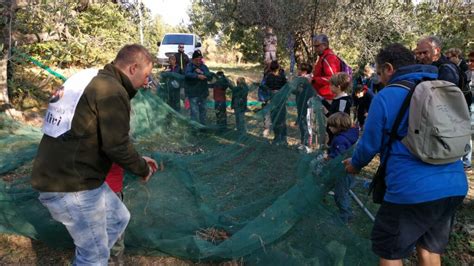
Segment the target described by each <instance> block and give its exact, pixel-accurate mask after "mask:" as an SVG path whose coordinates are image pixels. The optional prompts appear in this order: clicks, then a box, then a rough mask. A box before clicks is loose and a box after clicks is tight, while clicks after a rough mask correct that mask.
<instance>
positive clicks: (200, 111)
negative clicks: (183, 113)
mask: <svg viewBox="0 0 474 266" xmlns="http://www.w3.org/2000/svg"><path fill="white" fill-rule="evenodd" d="M188 98H189V105H190V110H191V120H194V121H196V122H200V123H201V124H203V125H205V124H206V98H204V97H188ZM198 117H199V120H198Z"/></svg>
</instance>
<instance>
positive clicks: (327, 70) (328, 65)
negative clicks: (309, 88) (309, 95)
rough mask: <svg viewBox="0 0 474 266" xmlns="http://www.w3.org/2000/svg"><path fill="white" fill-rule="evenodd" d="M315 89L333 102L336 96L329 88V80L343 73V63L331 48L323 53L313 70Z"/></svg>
mask: <svg viewBox="0 0 474 266" xmlns="http://www.w3.org/2000/svg"><path fill="white" fill-rule="evenodd" d="M313 69H314V70H313V80H312V84H313V88H314V89H315V90H316V93H317V94H318V95H320V96H321V97H323V98H324V99H326V100H332V99H333V98H334V96H335V95H334V94H333V93H332V92H331V89H330V88H329V79H330V78H331V76H332V75H334V74H336V73H338V72H340V71H341V62H340V61H339V58H338V57H337V55H336V54H335V53H334V52H333V51H332V50H331V49H329V48H327V49H326V50H324V51H323V54H322V55H320V56H319V58H318V61H317V62H316V64H315V65H314V68H313Z"/></svg>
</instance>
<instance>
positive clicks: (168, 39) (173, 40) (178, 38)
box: [162, 34, 193, 45]
mask: <svg viewBox="0 0 474 266" xmlns="http://www.w3.org/2000/svg"><path fill="white" fill-rule="evenodd" d="M180 43H183V44H186V45H193V36H192V35H177V34H176V35H174V34H168V35H165V37H164V38H163V42H162V44H180Z"/></svg>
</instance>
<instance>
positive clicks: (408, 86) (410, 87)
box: [369, 80, 417, 195]
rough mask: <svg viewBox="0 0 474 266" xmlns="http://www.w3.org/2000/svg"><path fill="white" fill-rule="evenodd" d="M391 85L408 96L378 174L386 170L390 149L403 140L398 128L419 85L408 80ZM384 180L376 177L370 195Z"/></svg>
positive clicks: (398, 116) (391, 132) (394, 126)
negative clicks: (405, 90) (394, 143)
mask: <svg viewBox="0 0 474 266" xmlns="http://www.w3.org/2000/svg"><path fill="white" fill-rule="evenodd" d="M391 85H397V86H399V87H403V88H404V89H407V90H408V95H407V96H406V97H405V100H403V103H402V106H401V107H400V110H399V111H398V114H397V117H396V118H395V122H393V126H392V129H391V130H390V135H389V137H390V138H389V139H388V143H387V145H385V147H384V149H386V151H385V152H384V155H385V156H384V158H383V160H381V162H380V165H379V168H378V169H377V172H378V171H379V170H380V169H386V166H387V161H388V157H389V155H390V147H391V146H392V143H393V141H394V140H397V139H398V140H400V139H401V138H400V136H399V135H398V134H397V131H398V127H399V126H400V123H401V122H402V119H403V116H404V115H405V113H406V111H407V110H408V107H409V106H410V101H411V97H412V96H413V92H414V91H415V87H416V85H417V84H416V83H414V82H410V81H407V80H402V81H400V82H398V83H394V84H391ZM384 178H385V175H375V176H374V179H373V180H372V183H370V187H369V195H370V194H371V193H374V191H375V188H376V186H378V185H377V184H381V183H383V184H385V179H384ZM384 186H385V185H384Z"/></svg>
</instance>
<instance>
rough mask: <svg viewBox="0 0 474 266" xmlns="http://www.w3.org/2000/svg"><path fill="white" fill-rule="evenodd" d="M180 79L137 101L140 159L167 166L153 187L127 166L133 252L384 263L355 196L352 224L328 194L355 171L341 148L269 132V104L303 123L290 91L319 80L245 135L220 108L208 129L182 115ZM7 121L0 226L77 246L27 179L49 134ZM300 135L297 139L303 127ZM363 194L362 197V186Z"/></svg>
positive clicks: (281, 102) (256, 120)
mask: <svg viewBox="0 0 474 266" xmlns="http://www.w3.org/2000/svg"><path fill="white" fill-rule="evenodd" d="M172 80H177V81H179V82H181V81H182V77H180V76H179V75H169V76H168V77H167V78H166V79H162V82H161V83H160V84H159V85H158V89H157V91H158V93H157V92H154V91H151V90H141V91H140V92H139V93H138V94H137V95H136V96H135V98H134V99H133V100H132V120H131V128H132V132H131V135H132V138H133V140H134V143H135V146H136V147H137V149H138V150H139V152H140V153H141V154H142V155H148V156H151V157H152V158H154V159H155V160H157V161H163V163H164V165H165V171H163V172H158V173H156V174H155V175H154V176H153V177H152V178H151V179H150V181H149V182H148V183H146V184H143V183H141V182H139V181H138V178H137V177H135V176H133V175H131V174H129V173H126V176H125V183H124V203H125V205H126V206H127V208H128V209H129V210H130V212H131V217H132V218H131V220H130V223H129V225H128V227H127V229H126V232H125V241H126V245H127V252H133V253H136V254H142V255H156V256H163V255H166V256H174V257H179V258H183V259H190V260H192V261H196V262H197V261H199V262H205V261H225V260H232V259H242V260H243V261H244V262H245V263H246V264H250V265H253V264H261V265H302V264H304V265H375V264H376V262H377V258H376V256H375V255H374V254H373V253H372V251H371V249H370V241H369V240H368V237H369V233H368V232H369V230H370V227H371V221H370V220H369V218H368V217H367V216H365V214H364V213H363V212H362V211H361V210H360V209H358V208H357V206H356V205H355V204H353V209H354V211H355V214H356V219H355V221H354V222H353V223H351V224H350V225H349V226H348V225H346V224H344V223H343V222H342V221H340V220H339V219H338V210H337V207H336V206H335V204H334V200H333V199H332V196H331V195H329V194H328V193H329V191H330V190H332V189H333V187H334V183H335V180H336V178H337V177H338V176H342V175H345V174H346V173H345V171H344V169H343V165H342V164H341V161H342V159H343V157H344V156H341V157H339V158H335V159H333V160H330V161H328V162H325V161H323V160H321V157H322V156H321V154H322V153H323V150H322V148H321V149H315V150H314V152H312V153H310V154H303V153H301V152H298V150H297V149H295V148H294V146H277V145H272V144H270V142H269V140H268V139H267V138H264V137H261V134H260V132H261V131H262V127H263V123H262V120H263V116H264V114H265V113H266V112H272V115H274V114H277V113H278V112H280V110H282V109H283V108H288V115H287V124H288V125H290V124H291V123H292V121H294V120H295V117H296V108H294V107H292V106H291V104H289V103H288V98H289V97H290V98H291V91H293V90H295V88H296V87H298V86H311V85H310V84H309V83H308V82H307V81H306V80H305V79H302V78H296V79H293V80H292V81H291V82H289V83H287V84H286V85H285V86H284V87H283V88H282V89H281V90H280V92H279V93H277V94H276V95H274V96H273V98H272V100H271V101H270V104H268V105H266V106H265V108H264V109H262V110H260V111H258V112H246V120H247V127H248V134H241V133H240V132H238V131H236V130H235V129H233V126H234V122H233V120H234V116H233V114H232V112H231V111H230V110H231V109H228V112H227V116H228V117H227V119H228V121H229V125H228V128H229V130H224V131H222V130H216V129H215V128H214V127H213V126H212V124H213V120H212V119H215V115H214V112H213V109H212V108H209V109H208V118H209V119H208V124H209V125H210V126H207V127H206V126H203V125H201V124H199V123H196V122H193V121H190V119H189V117H188V116H187V115H184V114H185V112H186V111H185V110H183V111H182V112H181V113H179V112H176V111H174V110H173V109H172V108H171V107H170V106H168V105H167V104H166V103H165V101H164V100H163V99H165V98H166V97H165V96H166V91H167V90H169V89H172V88H171V87H170V83H171V82H170V81H172ZM231 84H233V83H232V82H231ZM231 86H232V85H231ZM250 88H251V91H255V90H256V87H255V86H250ZM163 91H165V93H163ZM160 93H161V97H160V96H159V95H160ZM163 95H165V96H163ZM165 100H166V99H165ZM211 106H212V104H211ZM314 110H315V117H316V119H315V120H316V124H317V125H316V129H317V132H316V133H317V134H316V135H318V136H320V138H321V137H322V136H323V135H324V134H325V126H324V123H325V121H324V115H322V113H321V102H320V101H314ZM0 119H1V120H0V121H1V127H0V136H1V137H0V147H1V150H2V153H1V155H0V174H2V176H3V179H2V180H0V208H1V210H2V211H1V215H0V231H1V232H4V233H14V234H19V235H23V236H27V237H30V238H33V239H38V240H40V241H43V242H45V243H46V244H48V245H49V246H51V247H58V248H64V247H67V248H70V247H73V243H72V240H71V239H70V237H69V235H68V233H67V231H66V229H65V228H64V226H63V225H61V224H59V223H57V222H56V221H54V220H53V219H52V218H51V216H50V214H49V212H48V211H47V210H46V209H45V208H44V207H43V206H42V205H41V204H40V203H39V201H38V200H37V197H38V192H37V191H35V190H33V189H32V188H31V186H30V184H29V179H30V177H29V175H30V171H31V167H32V166H31V165H32V160H33V158H34V156H35V153H36V149H37V146H38V144H39V141H40V139H41V136H42V133H41V130H40V129H39V128H35V127H31V126H26V125H23V124H20V123H17V122H15V121H12V120H10V119H9V118H7V117H5V116H2V117H0ZM292 134H293V135H295V136H297V135H298V136H299V132H298V130H297V129H294V128H293V129H289V135H290V136H291V135H292ZM349 152H350V151H349ZM346 156H347V155H346ZM9 177H11V178H9ZM354 190H355V191H356V193H357V194H359V195H360V196H361V198H364V196H365V194H366V190H365V189H364V188H363V187H362V186H361V185H360V182H358V184H357V185H356V188H354ZM364 199H365V200H363V201H365V202H366V203H368V199H366V196H365V198H364Z"/></svg>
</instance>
